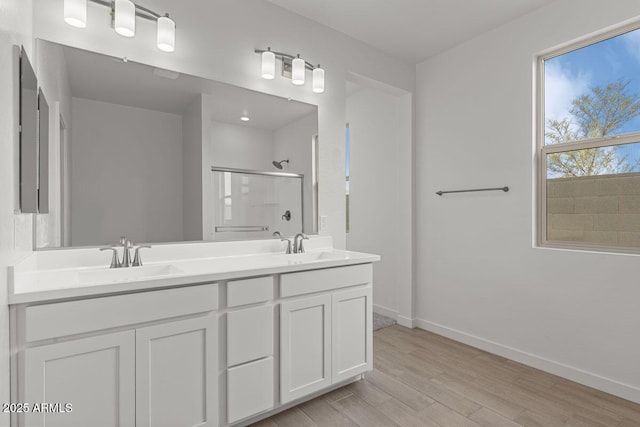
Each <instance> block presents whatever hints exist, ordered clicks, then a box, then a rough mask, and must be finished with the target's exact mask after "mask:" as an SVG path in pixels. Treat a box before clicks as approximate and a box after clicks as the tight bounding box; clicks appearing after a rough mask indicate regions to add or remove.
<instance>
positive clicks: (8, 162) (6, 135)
mask: <svg viewBox="0 0 640 427" xmlns="http://www.w3.org/2000/svg"><path fill="white" fill-rule="evenodd" d="M31 4H32V2H31V0H8V1H3V2H2V12H1V13H0V64H3V65H2V67H0V154H1V155H0V273H1V274H0V402H9V401H10V398H9V385H10V381H9V333H8V331H9V307H8V305H7V294H8V291H7V274H6V271H7V270H6V269H7V266H8V265H10V264H11V263H13V262H15V261H16V260H17V259H18V258H19V257H21V256H22V255H24V253H25V252H26V251H28V250H30V249H31V224H32V222H31V221H32V215H15V214H14V209H15V208H17V206H16V205H15V198H16V194H15V189H16V188H17V180H16V176H17V173H18V169H17V167H16V165H17V154H18V138H17V133H16V130H17V128H16V126H17V123H18V111H17V108H16V105H15V104H14V100H15V99H17V98H16V97H17V96H18V87H17V75H16V74H15V73H14V70H16V67H17V63H16V61H15V60H14V56H13V50H12V45H14V44H16V45H21V44H23V45H24V46H25V48H26V50H27V52H28V54H29V56H30V59H31V60H33V59H34V58H33V49H32V47H33V46H32V45H33V43H32V42H33V40H32V37H31V35H32V34H31V33H32V31H31ZM0 426H2V427H8V426H9V416H8V414H5V413H0Z"/></svg>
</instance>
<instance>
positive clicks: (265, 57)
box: [262, 50, 276, 80]
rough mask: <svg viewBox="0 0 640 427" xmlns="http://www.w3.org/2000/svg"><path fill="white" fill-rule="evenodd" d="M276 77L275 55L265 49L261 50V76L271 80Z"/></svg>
mask: <svg viewBox="0 0 640 427" xmlns="http://www.w3.org/2000/svg"><path fill="white" fill-rule="evenodd" d="M275 77H276V55H275V54H274V53H273V52H271V51H270V50H267V51H265V52H262V78H263V79H267V80H271V79H274V78H275Z"/></svg>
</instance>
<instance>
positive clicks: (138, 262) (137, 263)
mask: <svg viewBox="0 0 640 427" xmlns="http://www.w3.org/2000/svg"><path fill="white" fill-rule="evenodd" d="M145 248H151V246H149V245H141V246H138V247H136V252H135V255H134V256H133V264H132V266H133V267H142V258H141V257H140V249H145Z"/></svg>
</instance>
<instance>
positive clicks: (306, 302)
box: [280, 295, 331, 403]
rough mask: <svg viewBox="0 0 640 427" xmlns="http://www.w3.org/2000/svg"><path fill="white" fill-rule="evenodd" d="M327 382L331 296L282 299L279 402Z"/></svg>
mask: <svg viewBox="0 0 640 427" xmlns="http://www.w3.org/2000/svg"><path fill="white" fill-rule="evenodd" d="M330 384H331V295H321V296H317V297H311V298H304V299H298V300H294V301H286V302H283V303H282V304H281V307H280V399H281V402H282V403H287V402H290V401H292V400H294V399H297V398H299V397H302V396H305V395H307V394H309V393H313V392H314V391H318V390H320V389H322V388H325V387H327V386H329V385H330Z"/></svg>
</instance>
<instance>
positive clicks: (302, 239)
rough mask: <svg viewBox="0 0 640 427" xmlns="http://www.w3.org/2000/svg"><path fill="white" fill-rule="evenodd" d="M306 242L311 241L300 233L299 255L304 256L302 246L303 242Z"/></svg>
mask: <svg viewBox="0 0 640 427" xmlns="http://www.w3.org/2000/svg"><path fill="white" fill-rule="evenodd" d="M304 240H309V238H308V237H307V235H306V234H304V233H300V243H299V244H298V253H299V254H303V253H304V245H303V244H302V242H303V241H304Z"/></svg>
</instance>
